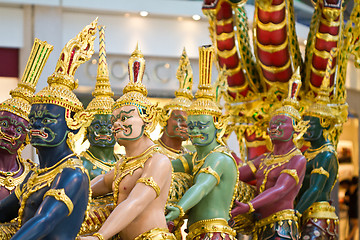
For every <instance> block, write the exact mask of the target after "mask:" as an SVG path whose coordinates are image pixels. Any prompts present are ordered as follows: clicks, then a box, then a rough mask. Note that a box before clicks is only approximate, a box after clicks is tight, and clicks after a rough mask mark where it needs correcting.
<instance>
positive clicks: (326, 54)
mask: <svg viewBox="0 0 360 240" xmlns="http://www.w3.org/2000/svg"><path fill="white" fill-rule="evenodd" d="M313 53H314V54H315V55H316V56H317V57H321V58H324V59H329V58H330V52H328V51H325V50H322V51H320V50H318V49H316V48H314V50H313ZM333 69H335V67H334V68H333ZM332 71H334V70H332ZM324 72H325V70H324ZM332 73H334V72H332Z"/></svg>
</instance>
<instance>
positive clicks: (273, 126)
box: [269, 115, 294, 142]
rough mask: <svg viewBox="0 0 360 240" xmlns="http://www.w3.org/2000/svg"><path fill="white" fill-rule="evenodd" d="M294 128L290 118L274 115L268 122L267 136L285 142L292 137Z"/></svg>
mask: <svg viewBox="0 0 360 240" xmlns="http://www.w3.org/2000/svg"><path fill="white" fill-rule="evenodd" d="M293 133H294V128H293V125H292V119H291V118H290V117H288V116H285V115H276V116H274V117H272V118H271V120H270V123H269V136H270V138H271V140H279V141H284V142H287V141H289V140H291V139H292V136H293Z"/></svg>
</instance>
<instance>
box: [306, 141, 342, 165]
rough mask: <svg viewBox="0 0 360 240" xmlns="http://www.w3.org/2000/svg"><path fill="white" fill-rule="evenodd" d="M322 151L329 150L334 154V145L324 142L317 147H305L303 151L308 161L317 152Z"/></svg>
mask: <svg viewBox="0 0 360 240" xmlns="http://www.w3.org/2000/svg"><path fill="white" fill-rule="evenodd" d="M323 152H331V153H334V154H336V151H335V147H334V146H333V145H332V144H331V143H326V144H324V145H322V146H321V147H319V148H315V149H311V148H309V149H307V150H306V151H305V152H304V157H305V158H306V160H307V161H308V162H309V161H311V160H312V159H314V158H315V157H316V156H317V155H318V154H320V153H323Z"/></svg>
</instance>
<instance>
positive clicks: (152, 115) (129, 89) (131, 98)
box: [112, 45, 159, 136]
mask: <svg viewBox="0 0 360 240" xmlns="http://www.w3.org/2000/svg"><path fill="white" fill-rule="evenodd" d="M128 71H129V82H128V84H127V85H126V86H125V88H124V90H123V95H122V96H121V97H120V98H119V99H118V100H116V102H115V104H114V105H113V107H112V109H113V110H115V109H117V108H120V107H123V106H135V107H136V108H137V110H138V112H139V115H140V117H141V119H142V120H143V121H144V122H145V123H149V124H147V125H146V128H145V133H146V134H147V135H148V136H149V133H150V132H152V131H153V130H154V129H155V127H156V122H157V121H156V119H157V116H158V114H159V109H158V108H157V106H156V105H153V104H152V103H151V102H150V101H149V99H147V97H146V96H147V89H146V87H145V86H144V85H143V83H142V80H143V76H144V72H145V59H144V56H143V54H142V53H141V51H140V50H139V47H138V45H136V49H135V51H134V52H133V53H132V54H131V56H130V59H129V63H128ZM150 123H151V124H150Z"/></svg>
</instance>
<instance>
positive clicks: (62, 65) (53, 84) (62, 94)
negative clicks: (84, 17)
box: [32, 19, 97, 130]
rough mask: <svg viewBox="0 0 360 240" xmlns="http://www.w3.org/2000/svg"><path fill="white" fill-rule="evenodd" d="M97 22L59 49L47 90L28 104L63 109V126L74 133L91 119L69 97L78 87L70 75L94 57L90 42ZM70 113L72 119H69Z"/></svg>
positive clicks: (38, 94)
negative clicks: (64, 121) (64, 120)
mask: <svg viewBox="0 0 360 240" xmlns="http://www.w3.org/2000/svg"><path fill="white" fill-rule="evenodd" d="M96 26H97V19H95V20H94V21H93V22H92V23H91V24H90V25H88V26H86V27H85V28H84V29H83V30H82V31H81V32H80V33H79V34H78V35H77V36H76V37H74V38H73V39H71V40H70V41H69V42H68V43H67V44H66V45H65V47H64V48H63V50H62V52H61V54H60V57H59V60H58V62H57V64H56V68H55V72H54V73H53V74H52V75H51V76H50V77H48V81H47V82H48V84H49V85H48V86H47V87H45V88H44V89H42V90H41V91H40V92H38V93H37V94H36V95H35V96H34V98H33V100H32V104H55V105H58V106H61V107H64V108H65V109H66V114H65V118H66V123H67V126H68V127H69V128H70V129H72V130H76V129H79V128H80V127H81V126H82V125H83V124H84V122H86V121H85V119H88V118H89V117H91V116H92V115H91V114H89V113H87V112H85V111H84V108H83V105H82V103H81V102H80V100H79V99H78V98H77V97H76V95H75V94H74V93H73V90H74V89H76V88H77V87H78V80H75V79H74V74H75V72H76V70H77V69H78V67H79V66H80V64H82V63H84V62H86V61H87V60H89V59H90V58H91V56H92V54H93V53H94V40H95V36H94V35H95V33H96ZM71 112H74V113H75V115H74V117H71Z"/></svg>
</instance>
